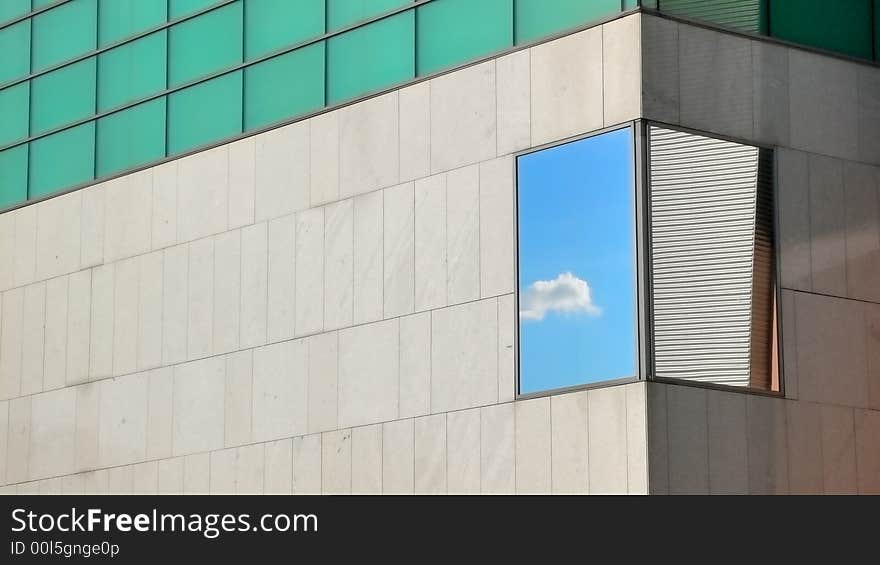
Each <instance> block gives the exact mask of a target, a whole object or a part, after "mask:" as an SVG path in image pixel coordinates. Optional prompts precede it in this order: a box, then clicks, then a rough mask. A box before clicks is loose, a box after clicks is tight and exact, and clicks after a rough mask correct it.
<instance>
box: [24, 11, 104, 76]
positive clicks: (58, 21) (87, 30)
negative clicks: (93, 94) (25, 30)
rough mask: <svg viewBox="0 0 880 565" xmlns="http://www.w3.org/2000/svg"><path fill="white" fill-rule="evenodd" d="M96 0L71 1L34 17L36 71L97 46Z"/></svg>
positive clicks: (34, 63) (34, 62)
mask: <svg viewBox="0 0 880 565" xmlns="http://www.w3.org/2000/svg"><path fill="white" fill-rule="evenodd" d="M97 23H98V5H97V0H72V1H71V2H68V3H66V4H62V5H61V6H58V7H57V8H53V9H51V10H48V11H46V12H43V13H42V14H40V15H38V16H35V17H34V40H33V47H34V49H33V70H34V71H39V70H42V69H45V68H46V67H51V66H52V65H55V64H57V63H60V62H62V61H67V60H69V59H72V58H74V57H76V56H77V55H82V54H83V53H86V52H88V51H92V50H93V49H95V45H96V43H97V41H96V40H97V34H98V29H97Z"/></svg>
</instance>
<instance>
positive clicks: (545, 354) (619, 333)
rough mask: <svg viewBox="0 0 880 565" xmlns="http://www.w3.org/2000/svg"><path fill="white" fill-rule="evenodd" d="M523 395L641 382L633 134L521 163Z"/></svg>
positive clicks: (612, 135) (619, 133) (585, 142)
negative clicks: (609, 382) (635, 379)
mask: <svg viewBox="0 0 880 565" xmlns="http://www.w3.org/2000/svg"><path fill="white" fill-rule="evenodd" d="M517 221H518V264H517V269H518V289H519V295H518V304H519V391H520V393H521V394H528V393H533V392H538V391H544V390H552V389H558V388H563V387H571V386H577V385H583V384H589V383H595V382H599V381H606V380H612V379H620V378H632V377H636V376H637V375H638V363H637V355H636V351H637V343H638V332H637V322H636V313H637V311H636V289H637V286H636V248H635V241H636V239H635V238H636V224H635V221H636V214H635V172H634V163H633V134H632V130H631V128H624V129H620V130H616V131H612V132H609V133H604V134H601V135H596V136H594V137H589V138H586V139H582V140H579V141H574V142H570V143H566V144H563V145H558V146H555V147H551V148H549V149H544V150H540V151H536V152H533V153H529V154H526V155H523V156H520V157H519V158H518V159H517Z"/></svg>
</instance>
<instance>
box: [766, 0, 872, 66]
mask: <svg viewBox="0 0 880 565" xmlns="http://www.w3.org/2000/svg"><path fill="white" fill-rule="evenodd" d="M770 35H772V36H773V37H778V38H780V39H786V40H788V41H793V42H795V43H800V44H803V45H810V46H812V47H819V48H821V49H828V50H829V51H835V52H837V53H844V54H847V55H852V56H854V57H861V58H864V59H870V58H871V57H872V51H873V49H872V46H871V38H872V32H871V0H834V1H833V2H829V1H827V0H773V2H771V3H770Z"/></svg>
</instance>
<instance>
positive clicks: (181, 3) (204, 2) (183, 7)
mask: <svg viewBox="0 0 880 565" xmlns="http://www.w3.org/2000/svg"><path fill="white" fill-rule="evenodd" d="M218 2H220V0H169V3H168V5H169V7H168V9H169V12H170V13H169V14H168V17H169V19H171V18H179V17H181V16H186V15H187V14H192V13H193V12H198V11H199V10H201V9H203V8H207V7H208V6H210V5H211V4H217V3H218Z"/></svg>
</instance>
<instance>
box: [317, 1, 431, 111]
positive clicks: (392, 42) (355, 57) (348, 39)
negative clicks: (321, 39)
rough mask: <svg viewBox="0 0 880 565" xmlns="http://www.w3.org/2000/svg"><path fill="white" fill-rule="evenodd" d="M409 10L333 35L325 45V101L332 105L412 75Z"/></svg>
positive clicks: (412, 32) (411, 18)
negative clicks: (326, 77)
mask: <svg viewBox="0 0 880 565" xmlns="http://www.w3.org/2000/svg"><path fill="white" fill-rule="evenodd" d="M414 24H415V15H414V14H413V13H412V11H409V12H404V13H402V14H398V15H396V16H394V17H391V18H387V19H384V20H381V21H379V22H376V23H373V24H370V25H368V26H364V27H362V28H358V29H356V30H353V31H351V32H348V33H344V34H342V35H338V36H336V37H333V38H331V39H330V41H329V45H328V46H327V72H328V74H329V76H328V80H327V102H328V103H330V104H332V103H334V102H339V101H340V100H345V99H347V98H352V97H354V96H357V95H359V94H363V93H365V92H370V91H374V90H379V89H381V88H384V87H386V86H390V85H392V84H396V83H399V82H402V81H405V80H408V79H411V78H413V77H414V76H415V60H414V59H415V25H414Z"/></svg>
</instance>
